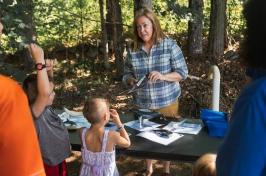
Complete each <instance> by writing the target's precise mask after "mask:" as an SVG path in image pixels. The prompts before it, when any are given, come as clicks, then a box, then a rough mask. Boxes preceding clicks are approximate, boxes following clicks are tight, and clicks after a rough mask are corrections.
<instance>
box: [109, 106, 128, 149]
mask: <svg viewBox="0 0 266 176" xmlns="http://www.w3.org/2000/svg"><path fill="white" fill-rule="evenodd" d="M110 113H111V118H112V119H113V122H114V123H115V124H116V126H117V127H118V130H119V133H117V132H116V133H115V144H116V145H118V146H120V147H129V146H130V139H129V136H128V134H127V131H126V130H125V128H124V126H123V124H122V123H121V120H120V117H119V114H118V113H117V111H116V110H114V109H110Z"/></svg>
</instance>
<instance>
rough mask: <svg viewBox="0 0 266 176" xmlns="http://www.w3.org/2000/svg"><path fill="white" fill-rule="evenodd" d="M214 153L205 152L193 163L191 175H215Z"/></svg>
mask: <svg viewBox="0 0 266 176" xmlns="http://www.w3.org/2000/svg"><path fill="white" fill-rule="evenodd" d="M215 162H216V155H215V154H211V153H208V154H205V155H203V156H201V157H200V158H199V159H198V160H197V161H196V163H195V165H194V168H193V174H192V176H216V166H215Z"/></svg>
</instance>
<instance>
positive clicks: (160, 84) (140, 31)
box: [123, 9, 188, 175]
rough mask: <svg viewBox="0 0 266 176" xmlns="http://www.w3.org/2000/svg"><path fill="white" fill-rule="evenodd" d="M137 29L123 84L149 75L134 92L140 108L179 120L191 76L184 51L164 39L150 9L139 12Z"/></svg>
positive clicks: (148, 171)
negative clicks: (183, 82)
mask: <svg viewBox="0 0 266 176" xmlns="http://www.w3.org/2000/svg"><path fill="white" fill-rule="evenodd" d="M133 27H134V34H135V42H134V49H133V51H132V52H129V53H128V56H127V59H126V62H125V70H124V76H123V82H124V83H125V84H126V85H128V86H133V85H134V84H136V82H137V81H138V80H139V79H140V78H142V77H143V76H145V75H146V76H147V78H148V79H147V81H146V83H144V84H143V85H144V86H143V87H142V88H141V89H138V90H136V91H135V92H134V95H133V96H134V100H135V103H136V105H137V106H138V107H140V108H146V109H151V110H154V111H158V112H160V113H162V114H163V115H164V116H166V117H178V98H179V96H180V94H181V88H180V85H179V82H180V81H181V80H184V79H186V77H187V75H188V69H187V65H186V62H185V59H184V56H183V54H182V51H181V49H180V48H179V46H178V45H177V44H176V42H175V41H174V40H172V39H170V38H167V37H166V36H165V35H164V33H163V31H162V29H161V26H160V23H159V20H158V19H157V17H156V15H155V14H154V13H153V12H152V11H151V10H150V9H141V10H139V11H138V12H136V15H135V19H134V22H133ZM169 166H170V162H169V161H167V162H166V163H165V173H166V175H169V172H170V170H169ZM152 172H153V168H152V160H147V171H146V175H151V173H152Z"/></svg>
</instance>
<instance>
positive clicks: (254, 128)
mask: <svg viewBox="0 0 266 176" xmlns="http://www.w3.org/2000/svg"><path fill="white" fill-rule="evenodd" d="M216 167H217V175H218V176H265V175H266V75H265V76H264V77H260V78H258V79H256V80H254V81H253V82H251V83H250V84H249V85H248V86H246V87H245V89H244V90H243V91H242V92H241V94H240V96H239V98H238V99H237V101H236V104H235V106H234V110H233V114H232V119H231V121H230V128H229V131H228V134H227V136H226V138H225V140H224V143H223V144H222V145H221V147H220V150H219V152H218V156H217V161H216Z"/></svg>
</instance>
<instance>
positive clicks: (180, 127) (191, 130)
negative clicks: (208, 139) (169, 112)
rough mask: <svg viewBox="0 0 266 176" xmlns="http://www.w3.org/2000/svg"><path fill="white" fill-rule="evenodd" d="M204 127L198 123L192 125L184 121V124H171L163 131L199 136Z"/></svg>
mask: <svg viewBox="0 0 266 176" xmlns="http://www.w3.org/2000/svg"><path fill="white" fill-rule="evenodd" d="M201 128H202V126H201V124H198V123H190V122H186V120H183V121H182V122H170V123H169V124H168V125H166V126H165V127H164V128H163V129H165V130H168V131H171V132H176V133H184V134H198V133H199V132H200V130H201Z"/></svg>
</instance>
